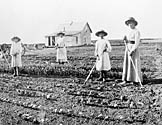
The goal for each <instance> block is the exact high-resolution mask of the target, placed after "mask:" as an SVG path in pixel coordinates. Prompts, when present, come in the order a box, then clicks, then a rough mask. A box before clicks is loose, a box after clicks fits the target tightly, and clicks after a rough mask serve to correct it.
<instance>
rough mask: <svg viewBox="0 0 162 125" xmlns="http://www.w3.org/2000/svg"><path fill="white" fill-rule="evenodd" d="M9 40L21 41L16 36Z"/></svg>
mask: <svg viewBox="0 0 162 125" xmlns="http://www.w3.org/2000/svg"><path fill="white" fill-rule="evenodd" d="M11 40H12V41H14V40H18V41H20V40H21V39H20V38H19V37H17V36H14V37H13V38H12V39H11Z"/></svg>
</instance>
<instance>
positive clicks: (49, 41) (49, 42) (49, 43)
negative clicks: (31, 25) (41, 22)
mask: <svg viewBox="0 0 162 125" xmlns="http://www.w3.org/2000/svg"><path fill="white" fill-rule="evenodd" d="M48 46H51V40H50V37H48Z"/></svg>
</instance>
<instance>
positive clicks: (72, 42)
mask: <svg viewBox="0 0 162 125" xmlns="http://www.w3.org/2000/svg"><path fill="white" fill-rule="evenodd" d="M59 32H65V42H66V46H80V45H88V44H91V33H92V30H91V28H90V26H89V24H88V22H82V23H79V22H71V23H65V24H60V25H59V26H58V28H57V30H56V31H55V32H54V33H52V34H50V35H47V36H46V37H45V38H46V45H47V46H48V47H50V46H55V42H56V40H57V39H58V36H57V33H59Z"/></svg>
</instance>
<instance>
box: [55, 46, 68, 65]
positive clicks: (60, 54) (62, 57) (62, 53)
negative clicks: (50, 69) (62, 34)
mask: <svg viewBox="0 0 162 125" xmlns="http://www.w3.org/2000/svg"><path fill="white" fill-rule="evenodd" d="M56 61H57V62H67V50H66V48H65V47H63V48H58V49H57V57H56Z"/></svg>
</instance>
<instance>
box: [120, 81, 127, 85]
mask: <svg viewBox="0 0 162 125" xmlns="http://www.w3.org/2000/svg"><path fill="white" fill-rule="evenodd" d="M126 83H127V82H126V81H123V82H121V83H119V84H118V85H125V84H126Z"/></svg>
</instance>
